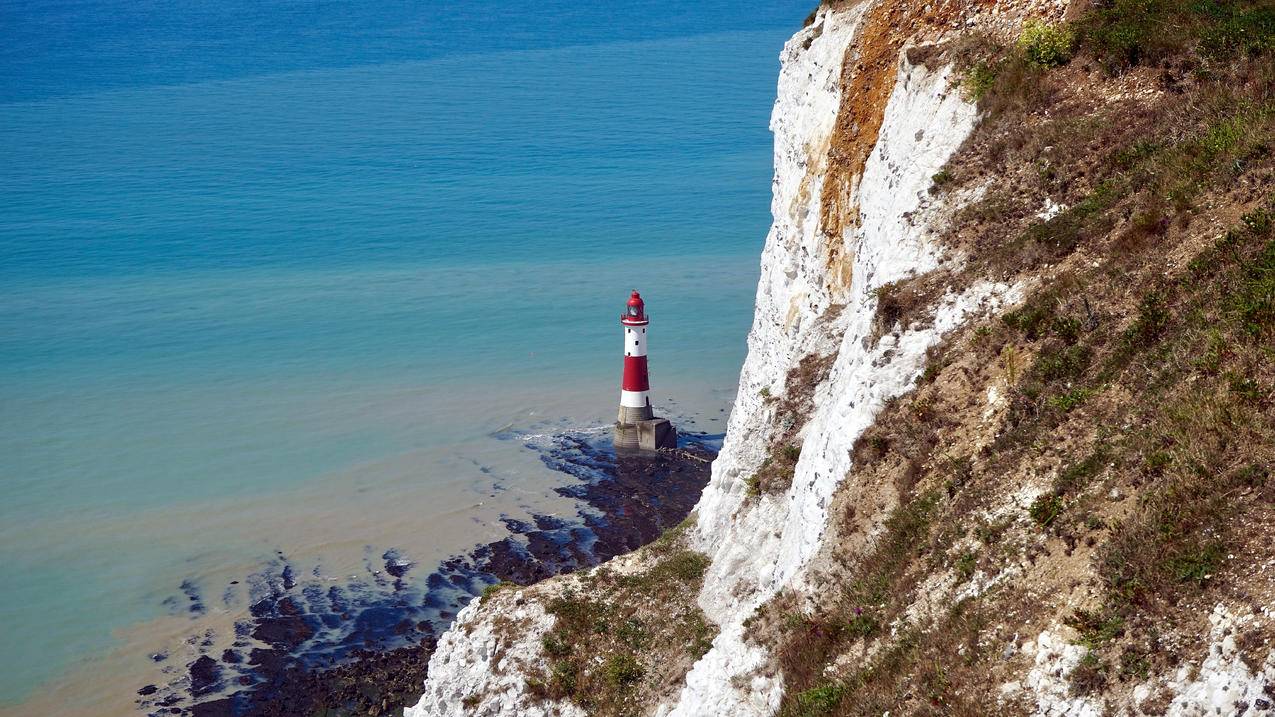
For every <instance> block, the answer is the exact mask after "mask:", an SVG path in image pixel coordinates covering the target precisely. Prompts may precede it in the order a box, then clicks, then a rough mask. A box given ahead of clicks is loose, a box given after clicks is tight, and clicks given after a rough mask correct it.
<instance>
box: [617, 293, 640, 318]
mask: <svg viewBox="0 0 1275 717" xmlns="http://www.w3.org/2000/svg"><path fill="white" fill-rule="evenodd" d="M620 320H621V321H623V322H625V323H641V322H645V321H646V302H644V301H642V295H641V294H639V293H638V292H637V289H634V290H633V294H632V295H631V296H629V303H628V306H626V307H625V310H624V314H623V315H622V316H621V317H620Z"/></svg>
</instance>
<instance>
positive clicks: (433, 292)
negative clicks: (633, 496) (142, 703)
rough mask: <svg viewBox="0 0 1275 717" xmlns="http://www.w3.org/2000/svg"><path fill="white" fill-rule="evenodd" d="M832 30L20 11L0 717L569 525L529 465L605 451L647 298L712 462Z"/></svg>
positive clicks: (1, 138) (502, 11) (7, 222)
mask: <svg viewBox="0 0 1275 717" xmlns="http://www.w3.org/2000/svg"><path fill="white" fill-rule="evenodd" d="M812 5H813V4H812V3H811V2H810V0H801V1H800V2H797V1H793V0H777V1H769V2H739V1H738V0H697V1H696V2H693V3H688V2H676V1H673V0H663V1H658V2H657V1H655V0H637V1H634V2H624V3H618V2H617V3H579V2H566V1H562V0H540V1H539V2H534V3H532V2H510V1H507V0H481V1H473V0H450V1H449V2H445V3H441V2H440V3H435V2H393V1H392V2H377V3H358V2H346V1H344V0H338V1H336V2H293V1H287V2H284V1H279V0H218V1H217V2H209V1H208V0H74V1H72V0H22V1H21V2H18V1H16V0H2V1H0V37H3V38H4V42H3V43H0V491H2V492H0V495H2V499H0V571H2V573H0V575H2V579H0V714H2V715H6V716H7V715H54V714H95V715H111V714H131V713H135V712H136V706H135V704H134V700H135V699H136V694H135V690H136V689H137V688H138V687H139V686H141V685H142V684H145V683H146V681H148V680H150V679H152V678H153V675H152V674H151V673H152V672H153V671H155V670H157V669H162V668H160V667H157V664H159V659H158V657H159V656H161V655H163V656H166V655H169V654H176V655H178V657H174V660H177V659H179V655H180V651H181V649H182V646H183V645H186V646H189V645H191V644H194V643H193V642H192V641H194V640H197V639H199V636H200V635H206V634H209V633H210V632H211V631H214V630H218V629H224V628H226V627H227V626H228V625H230V624H231V623H232V622H233V619H234V617H235V616H234V615H233V614H227V611H226V609H224V608H217V607H215V606H213V607H210V608H209V609H207V610H204V611H203V612H202V613H200V615H199V616H192V613H191V611H190V610H187V609H185V606H184V605H182V604H179V603H181V602H182V601H185V600H188V599H189V600H196V599H201V600H202V599H204V598H195V597H191V595H193V594H195V591H197V590H199V589H200V588H201V587H202V588H203V589H204V590H205V592H211V593H213V594H214V596H215V593H216V591H217V590H219V589H221V586H224V585H232V584H236V583H238V582H239V581H240V580H243V579H245V576H247V575H250V574H252V573H253V572H254V571H256V570H258V569H259V568H260V566H261V565H263V564H265V563H267V562H269V561H272V560H277V559H278V558H279V556H287V559H288V560H289V561H291V562H292V563H293V564H296V565H299V566H304V570H305V571H306V573H307V574H308V575H313V576H316V578H319V577H323V578H328V579H333V580H335V579H339V578H341V577H342V576H349V575H353V574H355V573H358V572H359V571H363V570H366V569H368V566H369V564H370V562H371V560H372V558H379V556H381V555H382V554H383V553H385V551H387V550H393V551H395V553H394V554H396V555H402V556H404V557H405V559H408V560H410V561H412V562H413V563H415V564H420V565H426V566H428V565H431V564H436V563H437V562H438V561H440V560H443V559H445V558H446V557H447V556H450V555H456V554H458V553H460V552H463V551H464V550H466V549H468V548H470V547H471V546H473V545H475V544H477V543H480V542H483V541H486V540H492V539H497V538H499V537H500V535H502V534H503V533H504V531H505V530H506V528H505V527H504V524H503V523H502V519H508V518H511V517H512V518H519V517H525V516H527V515H531V514H536V513H545V514H554V513H555V512H565V513H571V512H573V511H574V510H575V508H574V506H573V505H572V504H571V501H570V500H569V499H567V498H565V497H563V496H562V495H559V494H557V493H555V492H554V491H553V490H552V489H553V487H554V486H556V485H559V484H561V482H562V479H563V477H562V476H561V475H560V474H556V473H555V472H554V471H552V470H550V469H549V468H548V467H547V466H546V465H545V464H544V462H543V461H542V460H541V459H540V456H539V455H537V453H536V451H534V450H530V449H529V448H528V446H527V445H526V443H527V440H528V439H529V438H531V437H534V436H539V435H544V434H546V433H551V432H553V431H561V430H575V431H605V430H607V427H608V425H609V422H610V421H613V420H614V415H615V411H616V404H617V401H618V395H619V377H620V371H621V366H622V353H621V351H622V348H621V335H620V328H619V325H618V316H619V313H620V311H621V309H622V308H623V306H624V304H625V301H626V300H627V298H628V294H629V292H630V290H632V289H639V290H640V291H641V292H642V295H643V297H644V299H645V300H646V302H647V310H648V313H649V314H650V315H651V338H650V342H649V347H650V348H649V350H650V371H651V381H652V389H653V390H652V396H653V401H654V403H655V404H656V407H657V411H659V412H661V413H663V414H666V415H669V416H671V417H673V418H674V419H675V420H676V421H677V422H678V423H679V424H681V425H682V426H683V428H684V430H686V431H693V432H700V433H702V434H704V435H705V436H707V437H710V438H711V437H712V436H720V434H721V433H722V432H723V431H724V429H725V421H726V417H727V416H728V414H729V411H730V406H731V401H732V398H733V392H734V389H735V382H736V379H737V376H738V371H739V367H740V364H741V362H742V360H743V356H744V353H745V337H746V334H747V331H748V327H749V324H750V322H751V317H752V310H753V296H754V292H755V289H756V281H757V271H758V255H759V252H760V249H761V247H762V243H763V241H764V237H765V232H766V228H767V225H768V223H769V219H770V213H769V204H770V178H771V150H772V143H771V136H770V134H769V131H768V129H767V123H768V119H769V114H770V110H771V105H772V103H773V98H774V92H775V78H776V75H777V71H778V53H779V51H780V49H781V47H782V45H783V42H784V41H785V39H786V38H787V37H788V36H790V35H791V34H792V32H793V31H794V30H795V29H797V28H798V27H800V24H801V21H802V19H803V18H804V17H805V15H806V14H807V13H808V12H809V10H810V9H811V7H812ZM497 484H498V485H499V486H501V489H500V490H495V489H494V488H493V486H496V485H497ZM211 602H215V601H211Z"/></svg>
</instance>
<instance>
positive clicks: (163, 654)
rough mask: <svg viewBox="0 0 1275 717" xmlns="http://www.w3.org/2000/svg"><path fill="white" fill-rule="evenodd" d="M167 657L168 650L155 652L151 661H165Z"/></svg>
mask: <svg viewBox="0 0 1275 717" xmlns="http://www.w3.org/2000/svg"><path fill="white" fill-rule="evenodd" d="M167 659H168V653H167V652H156V653H155V654H153V655H151V662H163V661H164V660H167Z"/></svg>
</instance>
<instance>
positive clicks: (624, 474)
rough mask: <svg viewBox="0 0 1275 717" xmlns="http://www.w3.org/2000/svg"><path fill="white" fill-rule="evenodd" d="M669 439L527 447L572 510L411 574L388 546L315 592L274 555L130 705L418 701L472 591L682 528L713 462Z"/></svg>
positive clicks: (206, 715) (318, 706) (543, 574)
mask: <svg viewBox="0 0 1275 717" xmlns="http://www.w3.org/2000/svg"><path fill="white" fill-rule="evenodd" d="M683 443H684V445H683V447H682V449H680V450H678V451H676V452H668V451H666V452H661V453H660V454H658V455H649V456H617V455H616V454H615V452H614V451H613V450H612V449H611V447H610V437H609V435H606V434H605V433H591V434H589V433H560V434H557V435H554V436H552V437H550V438H549V439H548V440H547V442H546V443H544V444H543V445H539V446H535V448H536V449H537V450H539V451H540V453H541V459H542V460H543V462H544V463H545V464H546V465H547V466H549V467H550V468H553V469H554V470H557V471H561V472H563V473H566V474H568V475H570V476H572V477H573V478H574V479H575V480H574V481H572V482H571V483H569V484H567V485H564V486H561V487H559V488H557V489H555V490H556V492H558V493H559V494H561V495H563V496H566V497H570V498H574V499H576V500H577V501H578V505H579V509H578V511H577V513H576V514H575V515H574V516H567V517H562V516H550V515H534V516H532V522H527V521H522V520H517V519H513V518H504V519H503V522H504V524H505V526H506V528H508V531H509V534H508V535H507V536H506V537H505V538H503V539H501V540H498V541H494V542H490V543H486V544H483V545H478V546H476V547H475V548H474V549H473V550H471V551H470V552H469V553H467V554H464V555H457V556H455V557H453V558H450V559H448V560H446V561H444V562H443V563H442V564H441V565H439V566H437V567H436V569H435V570H434V571H433V572H432V573H430V574H429V575H428V576H426V577H424V578H414V577H413V576H412V573H413V572H414V571H415V570H416V569H417V567H418V566H416V565H414V564H413V563H412V562H411V561H410V560H409V559H408V558H406V557H404V556H402V555H400V554H399V553H398V552H396V551H394V550H388V551H385V552H384V553H383V554H381V555H380V561H381V563H382V565H380V566H376V567H377V569H373V570H370V571H369V572H370V573H371V574H372V575H373V576H374V579H373V580H371V581H359V580H353V579H352V580H350V581H349V582H347V583H346V584H344V585H339V586H337V585H331V584H325V585H321V584H320V583H319V581H318V580H317V579H315V580H309V579H306V578H304V577H298V576H297V575H296V571H295V570H294V569H293V568H292V567H291V566H290V565H289V564H288V561H287V559H286V556H283V555H279V556H278V563H277V564H276V565H273V566H272V567H271V569H269V570H268V571H265V572H264V573H263V574H261V575H256V576H252V577H251V580H252V581H254V587H255V592H256V594H257V595H258V596H259V599H256V600H255V602H253V604H252V605H251V607H250V609H249V614H250V617H249V618H247V619H244V620H240V621H239V622H237V623H236V625H235V636H236V641H235V647H234V648H232V649H226V650H224V651H222V652H221V653H220V654H203V655H201V656H200V657H199V658H198V659H196V660H194V661H193V662H191V663H189V664H188V665H186V666H185V667H184V669H182V670H180V671H178V670H176V669H174V670H172V671H171V672H173V673H175V674H177V678H176V679H174V680H173V681H172V682H171V683H170V684H168V685H161V686H157V685H146V686H143V687H142V688H141V689H140V690H138V699H137V704H138V707H139V709H140V710H141V711H142V712H144V713H146V714H150V715H167V714H173V715H193V716H197V717H218V716H222V715H227V716H229V715H233V716H236V717H241V716H246V715H312V714H324V715H355V714H358V715H389V714H399V713H401V710H402V709H403V707H405V706H406V705H409V704H411V703H413V702H414V701H415V700H416V699H417V698H418V697H419V695H420V690H421V685H422V683H423V682H424V679H425V675H426V670H427V667H428V662H429V656H430V654H431V653H432V652H433V649H434V644H435V641H436V640H437V637H438V636H439V635H440V634H441V633H442V632H443V631H444V630H446V628H447V626H448V625H450V623H451V621H452V620H453V619H454V618H455V615H456V613H457V612H458V611H459V610H460V609H461V608H462V607H464V606H465V605H466V604H467V603H468V602H469V601H470V600H472V599H473V598H474V597H475V596H477V595H480V594H481V593H482V592H483V590H485V589H486V588H488V587H489V586H492V585H496V584H498V583H501V582H512V583H518V584H523V585H526V584H530V583H534V582H537V581H539V580H542V579H544V578H547V577H549V576H552V575H557V574H561V573H566V572H571V571H573V570H577V569H580V568H584V567H590V566H593V565H597V564H599V563H601V562H603V561H605V560H607V559H609V558H611V557H613V556H615V555H619V554H622V553H625V552H628V551H631V550H633V549H635V548H637V547H639V546H641V545H644V544H646V543H648V542H650V541H652V540H654V539H655V538H657V537H658V536H659V535H660V534H661V533H663V532H664V531H665V530H667V529H668V528H670V527H672V526H674V525H676V524H677V523H679V522H680V521H682V520H683V519H684V518H685V517H686V515H687V514H688V513H689V512H690V510H691V508H692V507H693V506H694V505H695V502H696V501H697V500H698V498H699V495H700V492H701V491H702V489H703V487H704V485H705V484H706V483H707V481H708V478H709V464H710V462H711V460H712V458H713V456H714V453H713V451H712V450H711V448H710V447H709V446H710V445H711V444H712V440H711V439H710V437H707V436H704V435H702V434H700V435H695V434H691V435H688V436H686V437H685V439H684V441H683ZM369 567H373V566H369ZM181 598H184V600H185V601H186V603H187V609H188V610H190V611H203V610H204V609H206V608H205V607H204V605H205V603H206V602H207V598H206V597H205V596H204V595H202V594H200V593H199V591H198V590H197V589H196V588H194V587H193V585H192V584H191V583H189V582H187V583H183V585H182V596H181ZM181 598H179V600H180V599H181ZM210 644H211V642H210ZM153 659H156V660H165V659H167V657H166V656H165V655H162V654H161V655H155V656H154V658H153Z"/></svg>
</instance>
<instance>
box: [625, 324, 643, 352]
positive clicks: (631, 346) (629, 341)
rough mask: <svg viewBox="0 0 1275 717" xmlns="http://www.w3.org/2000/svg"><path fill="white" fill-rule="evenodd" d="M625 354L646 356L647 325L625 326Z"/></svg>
mask: <svg viewBox="0 0 1275 717" xmlns="http://www.w3.org/2000/svg"><path fill="white" fill-rule="evenodd" d="M624 355H625V356H645V355H646V327H645V326H625V327H624Z"/></svg>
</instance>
